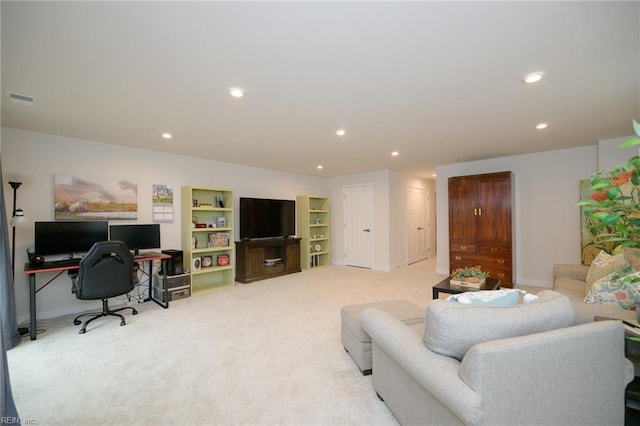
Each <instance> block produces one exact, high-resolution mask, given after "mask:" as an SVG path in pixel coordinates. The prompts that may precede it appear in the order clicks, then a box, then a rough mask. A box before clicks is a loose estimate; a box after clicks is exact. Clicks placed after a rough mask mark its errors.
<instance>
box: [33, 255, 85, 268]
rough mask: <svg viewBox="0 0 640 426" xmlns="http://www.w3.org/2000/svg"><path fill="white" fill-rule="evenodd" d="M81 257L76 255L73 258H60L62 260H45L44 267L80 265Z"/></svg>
mask: <svg viewBox="0 0 640 426" xmlns="http://www.w3.org/2000/svg"><path fill="white" fill-rule="evenodd" d="M80 260H81V259H80V258H79V257H74V258H72V259H60V260H50V261H48V262H44V263H43V264H42V267H43V268H60V267H65V266H78V265H80Z"/></svg>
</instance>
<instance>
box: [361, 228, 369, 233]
mask: <svg viewBox="0 0 640 426" xmlns="http://www.w3.org/2000/svg"><path fill="white" fill-rule="evenodd" d="M363 231H364V232H371V229H369V228H365V229H363Z"/></svg>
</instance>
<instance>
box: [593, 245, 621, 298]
mask: <svg viewBox="0 0 640 426" xmlns="http://www.w3.org/2000/svg"><path fill="white" fill-rule="evenodd" d="M627 266H629V262H628V261H627V259H625V255H624V252H621V253H619V254H616V255H615V256H612V255H610V254H608V253H605V252H604V251H601V252H600V253H598V255H597V256H596V258H595V259H593V262H591V266H590V267H589V272H587V278H586V279H585V283H584V295H585V296H586V295H587V294H589V291H590V290H591V287H592V286H593V284H594V283H595V282H596V281H598V280H599V279H601V278H603V277H606V276H607V275H610V274H612V273H614V272H618V271H621V270H622V269H623V268H626V267H627Z"/></svg>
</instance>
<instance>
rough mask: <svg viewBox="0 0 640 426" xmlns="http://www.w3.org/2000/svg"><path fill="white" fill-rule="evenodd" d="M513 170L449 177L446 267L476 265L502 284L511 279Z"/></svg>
mask: <svg viewBox="0 0 640 426" xmlns="http://www.w3.org/2000/svg"><path fill="white" fill-rule="evenodd" d="M513 183H514V182H513V173H511V172H498V173H486V174H480V175H470V176H456V177H450V178H449V269H450V272H453V271H454V270H455V269H457V268H461V267H468V266H477V265H480V266H481V267H482V270H484V271H487V272H489V274H490V276H491V277H492V278H497V279H499V280H500V281H501V285H502V287H513V279H514V270H515V263H514V259H515V256H514V249H515V244H514V242H513V237H514V234H515V232H514V223H515V221H514V218H515V215H514V206H515V203H514V184H513Z"/></svg>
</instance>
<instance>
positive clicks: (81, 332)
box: [78, 328, 87, 334]
mask: <svg viewBox="0 0 640 426" xmlns="http://www.w3.org/2000/svg"><path fill="white" fill-rule="evenodd" d="M86 332H87V330H85V329H84V328H81V329H80V331H78V334H84V333H86Z"/></svg>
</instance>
